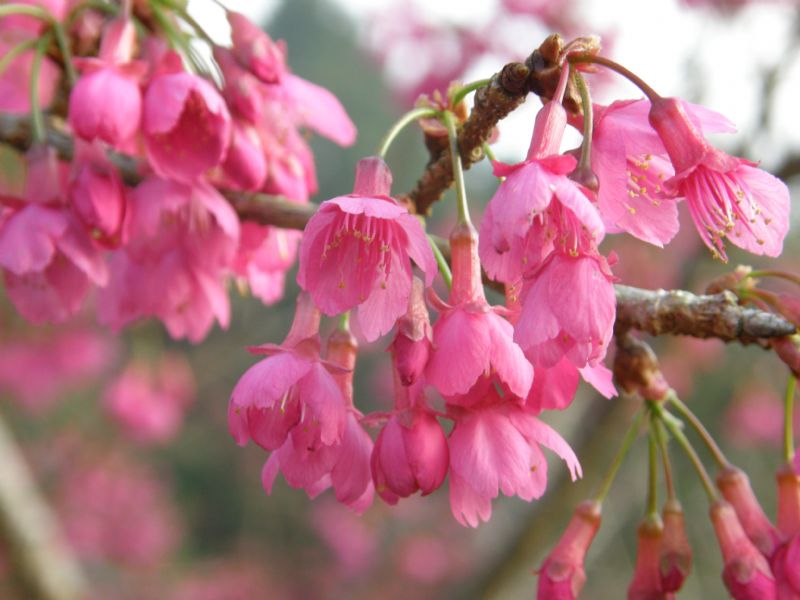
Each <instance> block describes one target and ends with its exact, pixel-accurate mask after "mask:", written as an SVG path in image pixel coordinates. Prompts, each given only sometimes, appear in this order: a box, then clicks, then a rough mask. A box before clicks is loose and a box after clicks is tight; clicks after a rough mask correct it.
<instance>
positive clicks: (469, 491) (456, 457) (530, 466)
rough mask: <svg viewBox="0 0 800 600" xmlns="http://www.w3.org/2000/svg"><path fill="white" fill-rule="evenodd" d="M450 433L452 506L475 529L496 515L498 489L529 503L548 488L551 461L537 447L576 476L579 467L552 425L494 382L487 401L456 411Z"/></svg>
mask: <svg viewBox="0 0 800 600" xmlns="http://www.w3.org/2000/svg"><path fill="white" fill-rule="evenodd" d="M454 419H455V421H456V424H455V427H454V429H453V431H452V433H451V434H450V508H451V510H452V512H453V515H454V516H455V518H456V520H457V521H458V522H459V523H461V524H462V525H467V524H468V525H470V526H472V527H477V525H478V523H479V521H481V520H483V521H487V520H488V519H489V517H490V516H491V513H492V506H491V501H492V499H493V498H496V497H497V495H498V493H499V492H503V494H505V495H506V496H514V495H516V496H519V497H520V498H522V499H523V500H526V501H528V502H530V501H531V500H532V499H534V498H539V497H540V496H541V495H542V494H543V493H544V490H545V487H546V486H547V460H546V459H545V457H544V454H543V453H542V451H541V449H540V448H539V445H540V444H541V445H543V446H546V447H548V448H550V449H551V450H553V451H554V452H555V453H556V454H558V455H559V456H560V457H561V458H562V459H563V460H564V461H565V462H566V463H567V466H568V467H569V470H570V474H571V476H572V479H573V480H575V479H576V478H577V477H580V475H581V467H580V464H579V463H578V459H577V457H576V456H575V453H574V452H573V451H572V449H571V448H570V447H569V445H568V444H567V443H566V442H565V441H564V440H563V439H562V438H561V436H559V435H558V433H556V432H555V430H553V429H551V428H550V427H549V426H548V425H546V424H545V423H543V422H542V421H540V420H539V419H537V418H536V417H535V416H533V415H532V414H531V413H530V412H527V411H525V410H524V409H522V408H519V407H518V406H516V405H515V404H513V403H509V402H503V399H502V398H501V397H500V396H499V395H498V394H497V391H496V389H495V388H494V386H489V389H488V391H487V393H486V396H485V398H484V400H483V401H482V402H481V403H479V404H477V405H474V406H472V407H471V408H468V409H459V410H458V412H455V411H454Z"/></svg>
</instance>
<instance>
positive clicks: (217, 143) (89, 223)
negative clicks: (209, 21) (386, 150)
mask: <svg viewBox="0 0 800 600" xmlns="http://www.w3.org/2000/svg"><path fill="white" fill-rule="evenodd" d="M24 8H26V7H25V6H23V9H24ZM31 11H32V12H31ZM31 11H29V12H31V14H23V15H14V14H12V15H10V16H3V17H2V18H0V37H2V40H3V43H4V44H9V47H7V48H4V50H7V52H8V54H7V56H8V57H9V58H11V59H12V61H11V63H10V65H9V68H8V69H7V70H6V71H5V72H4V73H3V74H2V76H1V77H0V84H2V89H3V90H4V92H3V94H2V95H0V96H1V97H0V110H2V111H4V112H12V113H13V112H22V113H27V112H32V113H33V116H34V119H33V121H34V137H35V140H36V143H35V144H34V146H33V147H32V148H31V149H30V150H29V151H28V153H27V155H26V157H25V163H26V166H27V176H26V179H25V184H24V188H23V189H22V190H21V191H20V192H17V193H12V192H4V194H3V196H2V198H0V268H2V271H3V280H4V282H5V288H6V292H7V294H8V296H9V298H10V299H11V301H12V302H13V303H14V305H15V306H16V307H17V309H18V310H19V312H20V313H21V314H22V315H23V316H24V317H25V318H26V319H28V320H29V321H32V322H34V323H42V322H60V321H64V320H66V319H68V318H69V317H71V316H73V315H74V314H75V313H77V312H78V310H79V309H80V308H81V306H82V305H83V304H84V301H85V299H86V297H87V296H88V295H89V293H90V292H91V291H92V290H93V289H96V290H97V294H96V306H97V314H98V319H99V321H100V322H101V323H102V324H104V325H108V326H110V327H111V328H113V329H115V330H118V329H120V328H122V327H124V326H126V325H129V324H131V323H133V322H134V321H136V320H138V319H140V318H143V317H155V318H158V319H160V320H161V321H162V322H163V323H164V324H165V326H166V328H167V330H168V331H169V333H170V335H171V336H172V337H173V338H188V339H189V340H191V341H194V342H198V341H200V340H202V339H203V338H204V337H205V336H206V334H207V333H208V331H209V330H210V328H211V327H212V325H213V324H214V322H215V321H216V322H218V323H219V324H220V325H221V326H223V327H225V326H226V325H227V324H228V321H229V318H230V306H229V301H228V295H227V291H226V283H227V282H228V281H230V280H231V279H234V280H236V281H237V282H239V283H240V284H242V287H245V288H249V289H250V291H251V292H252V294H253V295H254V296H256V297H258V298H260V299H261V300H263V301H264V302H265V303H267V304H271V303H273V302H275V301H277V300H279V299H280V298H281V297H282V295H283V284H284V279H285V273H286V271H287V270H288V269H289V268H290V267H291V266H292V264H293V263H294V260H295V256H296V252H297V243H298V240H299V232H296V231H289V230H283V229H279V228H276V227H270V226H263V225H259V224H257V223H255V222H250V221H247V220H244V221H242V220H240V218H239V217H238V216H237V214H236V212H235V210H234V209H233V207H232V206H231V204H230V203H229V201H228V200H227V199H226V198H225V197H224V196H223V194H222V193H221V190H227V191H247V192H266V193H270V194H278V195H281V196H283V197H285V198H287V199H289V200H291V201H293V202H297V203H305V202H307V201H308V199H309V196H310V195H311V194H313V193H314V192H316V188H317V183H316V178H315V171H314V160H313V156H312V154H311V151H310V148H309V146H308V144H307V142H306V139H305V137H304V136H303V133H302V130H303V129H312V130H315V131H317V132H319V133H321V134H322V135H324V136H326V137H328V138H330V139H332V140H333V141H335V142H337V143H339V144H342V145H349V144H351V143H352V142H353V141H354V139H355V127H354V126H353V124H352V122H351V121H350V119H349V118H348V116H347V115H346V113H345V111H344V109H343V108H342V106H341V105H340V104H339V102H338V100H337V99H336V98H335V97H334V96H333V95H332V94H331V93H330V92H328V91H327V90H325V89H323V88H321V87H319V86H317V85H315V84H313V83H311V82H308V81H306V80H304V79H302V78H300V77H297V76H296V75H294V74H292V73H291V71H290V70H289V68H288V66H287V63H286V47H285V45H284V44H282V43H276V42H273V41H272V40H271V39H270V38H269V37H268V36H267V35H266V34H265V33H263V32H262V31H261V30H260V29H259V28H257V27H256V26H255V25H254V24H252V23H251V22H250V21H248V20H247V19H246V18H245V17H243V16H242V15H240V14H237V13H234V12H228V13H227V16H228V21H229V23H230V26H231V30H232V39H233V45H232V47H230V48H225V47H221V46H217V45H213V54H214V58H215V60H216V62H215V65H216V68H217V69H218V71H219V75H220V77H221V81H222V83H221V85H217V84H216V83H215V80H214V79H213V78H212V77H210V76H208V75H206V74H204V73H203V71H202V70H201V69H208V68H209V66H208V65H206V64H204V63H201V62H199V61H198V60H196V59H195V60H188V59H187V57H189V58H192V57H193V55H191V54H186V55H184V57H183V58H182V57H181V55H179V54H178V53H177V52H176V51H174V50H172V49H171V48H170V44H177V45H178V47H181V46H180V44H179V42H180V41H181V40H184V39H185V37H186V34H185V33H183V32H182V31H177V32H176V31H174V30H173V29H171V28H165V27H164V26H163V25H162V26H159V23H166V24H167V25H169V24H171V23H172V24H173V26H174V27H177V24H176V23H177V16H180V13H173V12H170V11H168V10H167V5H166V4H162V3H159V2H152V3H140V4H137V6H136V8H135V9H134V8H132V7H131V3H130V2H128V3H123V6H122V7H120V8H119V12H118V14H116V15H112V17H110V18H105V17H103V16H102V14H101V13H98V12H95V11H93V10H89V9H88V8H87V7H86V6H85V5H84V4H82V3H70V2H66V1H65V0H59V1H57V0H50V1H48V2H44V1H43V2H36V3H32V6H31ZM31 15H33V16H31ZM176 15H177V16H176ZM135 20H136V22H137V23H140V24H141V23H144V27H143V28H141V27H140V29H139V30H137V28H136V27H135V25H134V21H135ZM142 29H144V31H142ZM53 32H56V33H59V32H60V33H61V34H62V35H64V36H68V37H69V39H68V41H67V43H66V45H65V46H64V47H61V55H62V58H63V59H64V60H65V62H64V64H61V65H59V64H57V63H56V62H55V61H54V60H52V59H51V58H49V57H48V55H46V54H45V53H46V52H47V51H48V49H49V48H50V44H53V45H54V42H53V39H54V34H53ZM170 32H171V33H170ZM37 36H39V39H40V40H43V41H44V43H40V44H39V45H37V46H36V48H34V49H31V45H32V44H33V43H35V42H36V41H37ZM55 37H58V35H56V36H55ZM95 44H98V45H99V49H98V50H97V51H96V53H94V52H95V51H94V45H95ZM69 48H72V49H73V50H74V51H77V52H80V51H81V50H82V49H83V48H88V49H89V50H87V54H86V55H78V56H74V57H70V56H68V55H67V54H68V53H69V54H70V55H71V51H70V50H69ZM14 52H17V53H18V57H16V58H13V57H14ZM9 55H10V56H9ZM184 59H186V60H184ZM70 74H72V75H75V81H74V84H72V85H71V84H70ZM64 88H66V89H67V91H68V93H69V97H68V109H67V114H66V123H65V124H64V125H65V131H66V132H67V133H71V134H72V135H73V136H74V140H75V146H74V156H73V157H72V159H71V160H70V161H69V162H64V161H62V160H61V159H60V157H59V156H58V155H57V153H56V151H55V149H54V148H53V147H51V146H49V145H47V143H46V142H47V139H46V133H45V132H44V131H43V128H42V127H41V125H42V123H41V121H42V120H43V119H42V114H41V111H42V109H43V108H46V107H48V106H51V105H54V104H55V103H57V92H58V90H59V89H64ZM31 90H34V91H37V90H38V96H37V102H34V103H33V105H32V104H31V101H30V99H31V97H33V96H32V94H31ZM54 112H56V111H55V110H54ZM37 117H38V118H37ZM54 118H55V117H54ZM37 122H38V123H39V125H40V126H39V127H37V126H36V125H37ZM110 150H113V151H116V152H118V153H123V154H124V155H127V158H128V160H130V159H133V161H134V163H133V164H134V165H135V172H136V173H138V177H137V180H140V181H139V182H138V183H136V185H134V186H129V185H126V183H125V181H124V178H123V173H122V172H120V170H119V169H118V168H117V164H115V163H113V162H112V161H111V160H110V158H109V151H110Z"/></svg>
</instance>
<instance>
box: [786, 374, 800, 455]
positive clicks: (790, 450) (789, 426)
mask: <svg viewBox="0 0 800 600" xmlns="http://www.w3.org/2000/svg"><path fill="white" fill-rule="evenodd" d="M796 389H797V378H796V377H795V376H794V375H789V380H788V381H787V382H786V395H785V397H784V405H783V412H784V417H783V457H784V458H785V459H786V462H787V463H791V462H792V460H794V394H795V391H796Z"/></svg>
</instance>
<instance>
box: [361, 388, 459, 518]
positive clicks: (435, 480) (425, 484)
mask: <svg viewBox="0 0 800 600" xmlns="http://www.w3.org/2000/svg"><path fill="white" fill-rule="evenodd" d="M396 377H397V376H396ZM423 387H424V385H423V384H422V382H419V383H418V384H416V385H411V386H409V387H406V386H404V385H402V384H401V385H397V381H396V384H395V409H396V412H395V413H393V414H392V416H391V417H390V418H389V421H388V422H387V423H386V424H385V425H384V426H383V429H381V432H380V434H378V439H377V440H376V442H375V447H374V449H373V451H372V460H371V467H372V478H373V480H374V482H375V489H376V490H377V492H378V494H380V496H381V497H382V498H383V499H384V500H385V501H386V502H388V503H389V504H395V503H396V502H397V500H398V497H400V498H405V497H407V496H410V495H411V494H413V493H415V492H417V491H421V492H422V495H423V496H427V495H428V494H430V493H431V492H433V491H434V490H436V489H437V488H438V487H439V486H440V485H442V482H443V481H444V478H445V476H446V475H447V467H448V461H449V457H448V449H447V438H446V437H445V434H444V430H443V429H442V426H441V425H440V424H439V421H438V420H437V418H436V416H435V415H434V414H433V412H431V410H430V409H429V408H427V407H426V406H425V397H424V395H423V392H422V389H423Z"/></svg>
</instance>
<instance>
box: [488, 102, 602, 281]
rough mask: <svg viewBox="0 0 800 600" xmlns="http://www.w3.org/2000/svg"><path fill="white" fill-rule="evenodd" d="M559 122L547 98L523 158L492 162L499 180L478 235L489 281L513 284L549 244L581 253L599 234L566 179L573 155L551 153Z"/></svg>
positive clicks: (584, 200)
mask: <svg viewBox="0 0 800 600" xmlns="http://www.w3.org/2000/svg"><path fill="white" fill-rule="evenodd" d="M565 126H566V111H565V110H564V108H563V106H561V104H560V103H559V102H549V103H548V104H546V105H545V107H544V108H542V110H540V111H539V114H538V115H537V116H536V125H535V127H534V131H533V137H532V139H531V145H530V149H529V150H528V158H527V159H526V160H525V161H524V162H522V163H519V164H517V165H503V164H501V163H495V175H498V176H504V177H505V180H504V181H503V182H502V183H501V184H500V186H499V187H498V188H497V192H496V193H495V195H494V196H493V197H492V199H491V200H490V201H489V205H488V206H487V208H486V213H485V214H484V219H483V221H482V222H481V236H480V237H481V246H480V254H481V261H482V262H483V264H484V266H485V268H486V272H487V273H488V274H489V276H490V277H492V278H493V279H497V280H499V281H503V282H505V283H513V282H515V281H518V280H519V279H520V278H521V277H522V276H523V274H525V273H526V272H529V271H531V270H535V269H536V268H537V267H538V266H539V265H541V264H542V262H543V261H544V260H545V259H546V257H547V255H548V254H549V253H550V252H551V250H553V249H554V248H556V247H560V248H562V249H563V250H564V251H569V252H572V253H575V252H587V251H588V249H589V248H593V247H594V246H596V244H597V243H599V241H600V240H601V239H602V238H603V235H604V232H605V230H604V227H603V223H602V220H601V219H600V214H599V213H598V212H597V208H596V207H595V206H594V204H593V203H592V201H591V200H590V199H589V198H588V197H587V195H586V193H585V191H584V189H583V188H582V187H580V186H579V185H578V184H576V183H575V182H574V181H572V180H571V179H569V178H568V177H567V174H568V173H570V172H571V171H572V170H573V169H574V168H575V164H576V163H575V159H574V158H572V157H571V156H559V155H557V153H558V148H559V145H560V143H561V138H562V136H563V133H564V128H565Z"/></svg>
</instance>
